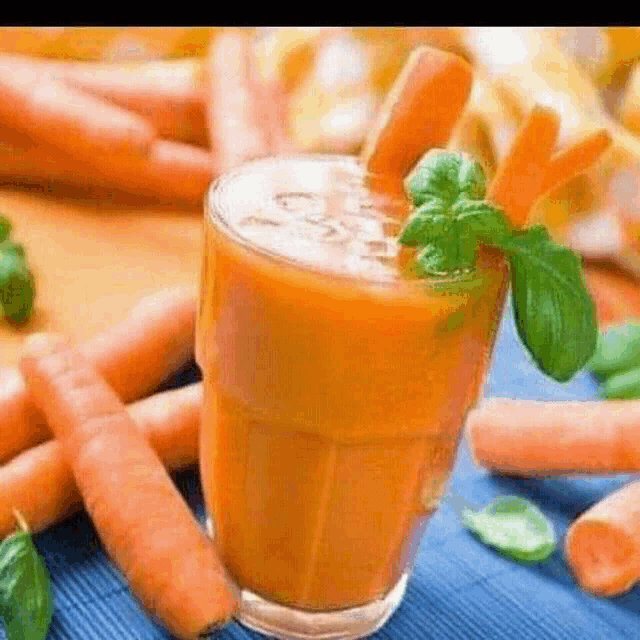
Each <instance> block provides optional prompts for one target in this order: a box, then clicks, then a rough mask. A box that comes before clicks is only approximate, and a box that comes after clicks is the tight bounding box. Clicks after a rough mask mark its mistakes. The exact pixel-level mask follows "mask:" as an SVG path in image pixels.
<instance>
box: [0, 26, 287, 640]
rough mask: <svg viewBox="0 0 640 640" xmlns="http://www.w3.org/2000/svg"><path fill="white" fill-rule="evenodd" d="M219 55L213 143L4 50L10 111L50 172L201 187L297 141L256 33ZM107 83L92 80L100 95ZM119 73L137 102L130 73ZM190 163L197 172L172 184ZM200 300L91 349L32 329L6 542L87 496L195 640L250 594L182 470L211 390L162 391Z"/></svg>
mask: <svg viewBox="0 0 640 640" xmlns="http://www.w3.org/2000/svg"><path fill="white" fill-rule="evenodd" d="M206 64H207V69H208V73H207V74H206V75H207V86H206V91H207V93H209V92H210V93H211V94H212V95H213V96H215V99H213V98H212V100H211V101H209V102H208V103H207V104H208V109H207V110H206V112H205V113H204V116H205V118H206V120H207V123H208V124H207V130H208V138H209V140H210V141H211V146H212V149H213V150H214V151H213V152H211V153H209V152H206V151H204V150H200V149H198V148H197V147H195V146H190V145H187V144H186V143H178V142H175V141H169V140H164V139H160V138H157V137H156V134H157V130H158V127H157V126H156V130H155V131H154V127H153V125H152V124H150V120H145V119H144V118H140V117H138V116H136V115H135V114H133V113H132V112H129V111H126V110H120V111H118V109H115V111H114V107H113V106H112V105H110V104H108V103H107V102H102V101H101V100H99V99H97V98H95V97H94V96H92V95H91V94H90V93H85V92H84V91H85V90H87V89H88V87H87V85H85V86H84V88H83V90H82V91H78V90H77V89H76V88H74V86H72V81H71V80H70V78H71V76H66V78H67V80H64V79H61V78H62V76H61V75H60V73H59V72H56V73H57V74H58V75H54V74H53V73H52V71H47V72H46V73H45V72H44V71H43V70H42V69H40V68H38V67H37V66H35V65H32V63H30V62H27V61H25V60H22V59H20V60H19V59H16V58H11V59H9V58H5V59H4V60H3V61H0V85H2V88H3V89H4V91H5V94H6V95H7V96H8V99H7V100H6V101H5V102H4V103H3V105H2V106H0V120H4V122H5V123H10V127H8V128H7V132H8V133H7V136H13V137H12V138H11V139H12V140H13V141H18V142H20V144H23V145H24V149H25V153H26V152H27V151H28V154H31V155H29V156H28V157H29V158H31V160H33V162H34V165H33V166H34V167H35V166H36V165H37V167H38V168H39V169H40V168H42V167H43V166H44V165H43V164H42V160H43V158H45V159H46V158H47V157H49V154H53V157H54V160H53V164H52V165H51V166H54V165H55V166H58V163H60V162H62V164H63V165H64V162H63V161H62V160H61V158H62V159H66V160H65V161H68V162H69V164H68V165H67V166H66V169H68V170H69V171H70V172H72V173H74V175H75V172H76V170H77V169H78V167H80V166H82V164H83V163H87V164H88V163H90V162H91V163H93V164H92V165H91V166H92V167H93V168H92V169H91V170H89V169H86V170H85V173H84V174H83V173H82V172H80V176H83V175H84V176H86V177H87V180H93V179H94V178H93V171H94V170H95V169H96V167H97V168H98V169H99V172H102V171H103V169H104V171H105V172H106V175H108V176H109V177H110V178H112V179H113V181H114V184H115V182H116V181H119V182H118V184H119V185H122V184H126V185H131V186H132V187H133V186H135V185H137V186H135V188H136V189H138V188H140V185H141V184H142V185H146V186H148V187H149V188H150V189H151V187H153V189H151V191H152V192H153V193H154V194H155V195H156V196H172V197H173V196H177V195H181V196H184V195H189V196H191V197H193V198H199V197H201V195H202V193H200V189H202V191H204V188H205V187H206V185H207V184H208V182H209V180H210V177H211V174H212V170H215V171H218V170H219V169H221V168H222V169H228V168H231V167H232V166H234V165H235V164H238V163H240V162H244V161H246V160H248V159H250V158H252V157H254V156H261V155H267V154H269V153H277V152H280V151H282V150H283V149H284V148H285V146H286V144H287V139H286V136H285V135H284V132H283V131H282V129H281V126H282V124H281V123H282V121H283V120H282V118H281V117H279V114H278V113H277V112H276V110H277V108H278V104H279V103H278V102H277V100H271V99H270V95H271V92H272V90H274V89H273V88H270V87H269V86H267V85H266V84H265V83H262V82H261V80H260V79H259V77H258V74H257V71H256V68H257V67H256V62H255V60H254V59H253V56H252V50H251V42H250V40H249V38H248V37H247V36H246V35H245V34H244V33H243V32H235V31H231V32H226V33H224V34H222V35H220V36H219V37H218V38H216V40H215V41H214V43H213V45H212V47H211V51H210V54H209V56H208V58H207V62H206ZM21 65H24V66H21ZM18 69H19V70H20V71H21V73H18V74H16V70H18ZM66 69H67V70H72V68H71V67H67V68H66ZM63 71H64V70H63ZM78 77H79V76H78ZM98 79H99V74H98V75H96V76H92V77H90V78H88V79H87V82H88V81H89V80H92V81H93V82H94V85H93V89H94V93H95V92H97V88H96V84H97V83H98ZM111 80H112V81H114V78H111ZM115 80H118V79H117V78H116V79H115ZM118 82H121V83H122V86H121V90H122V92H121V94H120V96H121V97H122V95H124V92H125V89H127V87H126V82H125V81H124V80H123V79H122V78H120V79H119V80H118ZM159 86H163V87H164V83H163V82H160V84H159ZM112 88H113V83H112V84H111V85H110V88H109V91H111V89H112ZM129 90H130V91H133V92H135V89H131V88H129ZM134 97H135V96H134ZM123 99H124V98H123ZM132 101H133V102H132V103H135V100H134V98H132ZM129 106H131V105H129ZM19 113H22V114H23V116H24V117H22V118H21V117H18V115H17V114H19ZM150 113H151V116H153V112H150ZM165 115H166V114H165ZM109 123H110V124H111V125H112V126H107V124H109ZM54 125H55V126H54ZM156 125H158V122H157V121H156ZM36 134H37V138H36ZM74 136H75V139H74ZM78 136H80V137H81V138H82V139H81V140H79V139H78ZM27 140H28V141H29V142H26V141H27ZM29 145H31V146H29ZM28 154H27V155H28ZM40 154H42V155H40ZM10 155H11V157H12V158H13V154H10ZM27 155H22V156H20V155H18V158H20V160H19V161H20V162H22V161H24V160H25V158H26V157H27ZM205 160H206V162H205ZM183 161H184V162H183ZM16 162H18V160H16ZM176 162H177V164H176ZM181 162H182V164H180V163H181ZM189 162H191V164H189ZM197 165H199V166H201V171H200V172H199V173H198V172H197V171H196V172H195V174H194V173H192V169H193V168H194V167H195V166H197ZM22 166H24V165H22ZM15 167H16V165H14V169H15ZM176 167H177V168H176ZM179 167H182V169H180V168H179ZM160 168H162V171H159V169H160ZM5 170H8V169H7V167H6V164H5ZM167 171H168V173H167ZM180 171H184V173H185V176H186V177H189V178H190V180H191V182H190V183H189V184H188V185H187V186H185V184H184V183H183V184H181V185H178V186H172V185H174V184H175V180H176V178H178V179H179V178H180V177H181V175H182V174H181V173H180ZM131 173H132V174H136V173H138V174H142V178H141V179H140V180H139V181H138V182H135V180H137V179H138V178H140V175H130V174H131ZM120 178H122V180H120ZM167 178H168V179H167ZM127 181H128V182H127ZM145 181H146V182H145ZM198 181H200V182H198ZM134 183H135V184H134ZM151 191H150V192H151ZM196 301H197V296H196V292H195V291H194V290H192V289H190V288H178V289H173V290H168V291H165V292H160V293H156V294H154V295H152V296H150V297H149V298H146V299H143V300H142V301H141V302H140V303H139V304H138V305H137V306H136V307H135V308H134V309H132V310H131V312H130V314H129V315H128V317H126V318H125V319H124V320H123V321H122V322H121V323H120V324H119V325H117V326H115V327H113V328H112V329H111V330H109V331H107V332H106V333H104V334H102V335H99V336H96V337H95V338H94V339H93V340H91V341H89V342H88V343H86V344H83V345H81V346H79V347H76V348H74V347H73V346H72V345H71V344H70V343H69V342H68V341H66V340H64V339H63V338H61V337H59V336H55V335H48V334H33V335H31V336H29V337H28V338H27V340H26V341H25V351H24V356H23V358H22V361H21V364H20V368H19V369H5V370H3V371H0V443H1V444H0V463H2V466H0V538H4V537H6V536H7V535H9V534H10V533H11V532H12V531H13V530H14V529H15V526H16V519H15V518H16V516H15V515H14V514H15V512H16V511H17V512H19V513H20V514H21V516H22V517H24V519H25V520H26V522H27V523H28V525H29V527H30V529H31V530H32V531H33V532H38V531H41V530H42V529H44V528H45V527H47V526H49V525H50V524H52V523H54V522H57V521H58V520H60V519H61V518H63V517H66V516H68V515H70V514H71V513H73V512H74V511H76V510H77V509H79V508H80V507H81V505H82V504H83V503H84V506H85V508H86V509H87V511H88V513H89V514H90V516H91V517H92V520H93V522H94V524H95V526H96V528H97V530H98V532H99V535H100V537H101V539H102V542H103V544H104V546H105V548H106V550H107V551H108V553H109V555H110V556H111V557H112V558H113V559H114V560H115V561H116V563H117V564H118V566H119V567H120V569H121V570H122V572H123V574H124V575H125V577H126V579H127V581H128V583H129V584H130V586H131V589H132V592H133V593H134V594H135V595H136V596H137V597H138V598H139V599H140V600H141V602H142V604H143V605H144V606H145V608H146V609H147V611H148V612H149V613H150V614H151V615H153V616H155V617H156V618H157V619H158V620H159V621H161V622H162V623H163V624H164V625H165V626H166V627H167V629H168V630H169V631H170V632H171V633H172V634H174V635H175V636H177V637H179V638H185V639H189V640H190V639H195V638H198V637H202V635H203V634H206V633H209V632H210V631H212V630H214V629H216V628H218V627H219V626H221V625H224V624H226V623H227V622H228V621H229V620H230V618H231V616H232V614H233V612H234V610H235V607H236V601H237V594H236V593H235V589H234V587H233V586H232V585H231V583H230V582H229V581H228V579H227V577H226V574H225V571H224V568H223V566H222V564H221V562H220V560H219V558H218V556H217V552H216V549H215V546H214V544H213V542H212V541H211V540H210V539H209V538H208V537H207V535H206V534H205V533H204V531H203V529H202V527H201V526H200V524H199V523H198V522H197V520H196V519H195V517H194V515H193V514H192V512H191V511H190V509H189V508H188V506H187V504H186V503H185V501H184V499H183V498H182V496H181V495H180V493H179V492H178V490H177V489H176V487H175V486H174V485H173V483H172V482H171V479H170V477H169V475H168V473H167V472H168V471H172V470H176V469H179V468H184V467H186V466H189V465H192V464H195V463H196V462H197V450H198V430H199V420H200V404H201V393H202V392H201V385H199V384H196V385H192V386H190V387H185V388H181V389H178V390H174V391H167V392H164V393H157V394H155V395H152V396H150V397H149V394H150V393H152V392H153V391H154V390H155V389H157V388H158V386H159V385H160V383H161V382H162V381H163V380H164V379H166V378H167V377H168V376H169V375H170V374H171V373H172V372H174V371H176V370H177V369H179V367H180V366H181V365H183V364H184V363H185V362H187V361H188V360H189V359H190V358H191V357H192V355H193V345H194V341H195V336H194V333H195V314H196ZM141 363H143V366H141ZM127 402H129V403H131V404H129V405H128V406H126V405H125V403H127ZM52 437H54V439H52ZM123 495H126V496H127V500H125V501H123V500H122V496H123ZM152 567H156V568H157V571H156V572H153V571H152V570H151V569H150V568H152ZM167 567H170V570H167Z"/></svg>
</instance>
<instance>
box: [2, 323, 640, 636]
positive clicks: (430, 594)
mask: <svg viewBox="0 0 640 640" xmlns="http://www.w3.org/2000/svg"><path fill="white" fill-rule="evenodd" d="M196 379H197V371H196V369H195V368H194V367H193V366H192V367H191V368H186V369H185V370H183V371H181V372H178V374H176V376H175V377H174V379H173V380H172V381H171V384H172V385H179V384H184V383H189V382H193V381H194V380H196ZM595 391H596V386H595V383H594V381H593V380H592V379H591V378H590V377H589V376H588V375H586V374H585V375H581V376H578V377H576V378H575V379H574V380H573V381H572V382H571V383H569V384H566V385H560V384H556V383H554V382H552V381H549V380H548V379H546V378H545V377H543V376H542V375H541V374H540V373H539V372H538V371H537V370H536V369H535V368H534V366H533V365H532V364H531V363H530V362H529V360H528V358H527V356H526V355H525V353H524V352H523V350H522V348H521V347H520V345H519V343H518V340H517V338H516V335H515V329H514V326H513V319H512V316H511V312H510V311H508V313H507V314H506V315H505V318H504V321H503V323H502V326H501V329H500V333H499V336H498V342H497V344H496V349H495V353H494V361H493V365H492V368H491V372H490V376H489V379H488V382H487V387H486V395H487V396H506V397H512V398H526V399H545V400H566V399H589V398H593V397H594V395H595ZM629 479H630V476H617V477H602V476H599V477H565V478H554V479H551V478H547V479H516V478H513V477H506V476H494V475H490V474H487V473H486V472H485V471H483V470H481V469H479V468H477V467H476V466H475V465H474V463H473V462H472V461H471V459H470V457H469V453H468V450H467V447H466V445H465V443H463V445H462V447H461V450H460V454H459V456H458V461H457V464H456V468H455V472H454V475H453V479H452V488H453V490H454V491H455V493H456V494H458V495H459V496H461V497H462V498H464V499H465V500H467V501H469V502H472V503H475V504H478V505H484V504H486V503H487V502H489V501H490V500H491V499H492V498H494V497H495V496H497V495H503V494H520V495H523V496H525V497H528V498H529V499H531V500H533V501H535V502H536V503H537V504H538V505H539V506H540V507H541V509H542V510H543V511H544V512H545V513H546V515H547V516H548V517H549V518H550V519H551V520H552V521H553V523H554V525H555V527H556V531H557V532H558V534H559V535H560V536H563V535H564V533H565V532H566V528H567V526H568V524H569V522H570V521H571V520H572V519H573V518H575V517H576V515H578V514H579V513H580V512H582V511H583V510H584V509H586V508H587V507H588V506H589V505H591V504H592V503H594V502H595V501H596V500H598V499H599V498H601V497H602V496H604V495H605V494H606V493H608V492H610V491H611V490H613V489H615V488H617V487H619V486H620V485H621V484H623V483H624V482H625V481H628V480H629ZM176 482H177V483H178V485H179V487H180V488H181V490H182V491H183V493H184V495H185V496H186V497H187V499H188V501H189V503H190V504H191V506H192V508H193V509H194V510H195V511H196V513H197V514H198V515H199V516H200V517H202V515H203V508H202V496H201V493H200V488H199V483H198V476H197V474H196V473H195V472H193V471H191V472H183V473H181V474H178V475H177V476H176ZM36 544H37V546H38V549H39V550H40V552H41V553H42V555H43V556H44V559H45V561H46V563H47V566H48V568H49V571H50V573H51V577H52V581H53V595H54V607H55V613H54V617H53V621H52V624H51V629H50V633H49V638H50V640H62V639H65V640H67V639H69V640H167V639H169V638H170V637H171V636H170V635H169V634H168V633H167V632H166V631H165V630H164V629H163V628H162V627H161V626H160V625H158V624H156V623H155V622H154V621H152V620H151V619H150V618H149V617H148V616H147V615H146V614H145V613H144V612H143V611H142V609H141V608H140V607H139V606H138V604H137V603H136V601H135V599H134V598H133V597H132V596H131V594H130V593H129V591H128V589H127V586H126V584H125V582H124V581H123V579H122V577H121V575H120V574H119V572H118V570H117V569H115V568H114V567H113V565H112V564H111V563H110V562H109V561H108V560H107V558H106V556H105V554H104V552H103V550H102V548H101V546H100V542H99V540H98V538H97V536H96V533H95V531H94V529H93V527H92V525H91V522H90V521H89V519H88V518H87V517H86V516H85V515H84V514H79V515H76V516H74V517H72V518H69V519H67V520H66V521H64V522H63V523H61V524H60V525H58V526H56V527H53V528H51V529H49V530H48V531H46V532H44V533H42V534H40V535H38V536H37V537H36ZM561 546H562V545H561V544H560V545H559V547H558V550H556V552H555V553H554V554H553V556H552V557H551V559H550V560H549V561H547V562H546V563H543V564H539V565H535V566H533V567H526V566H522V565H519V564H516V563H514V562H512V561H510V560H507V559H505V558H503V557H502V556H500V555H499V554H497V553H495V552H493V551H492V550H490V549H489V548H487V547H485V546H484V545H483V544H482V543H480V542H479V541H478V540H476V539H475V538H474V537H472V536H471V535H470V534H469V533H468V532H467V531H466V530H464V529H463V528H462V527H461V526H460V524H459V523H458V521H457V518H456V516H455V513H454V510H453V508H452V507H451V506H450V505H449V504H448V503H447V501H446V500H445V503H444V504H443V506H442V507H441V509H440V510H439V511H438V512H437V513H436V515H435V516H434V517H433V519H432V521H431V523H430V526H429V528H428V530H427V532H426V534H425V536H424V538H423V540H422V543H421V546H420V551H419V553H418V556H417V561H416V566H415V569H414V573H413V576H412V577H411V580H410V581H409V586H408V588H407V593H406V596H405V599H404V601H403V603H402V604H401V606H400V607H399V609H398V610H397V612H396V613H395V614H394V615H393V617H392V618H391V619H390V620H389V622H388V623H387V624H386V625H385V627H384V628H383V629H381V630H380V631H379V632H378V633H376V634H375V635H373V636H371V637H372V638H373V639H374V640H382V639H385V640H415V639H424V640H485V639H486V640H514V639H516V640H638V639H640V588H639V587H636V588H635V589H633V590H632V591H631V592H630V593H629V594H627V595H625V596H623V597H619V598H614V599H601V598H595V597H593V596H591V595H588V594H586V593H584V592H583V591H581V590H580V589H579V588H578V587H576V585H575V583H574V582H573V580H572V578H571V576H570V574H569V572H568V569H567V566H566V564H565V562H564V560H563V557H562V551H561ZM4 637H5V636H4V632H3V630H2V629H1V628H0V638H4ZM215 638H216V640H230V639H232V638H235V639H240V638H242V639H254V640H257V639H260V638H263V636H261V635H260V634H257V633H255V632H252V631H249V630H248V629H246V628H244V627H242V626H241V625H239V624H237V623H233V624H231V625H229V626H228V627H227V628H225V629H224V630H222V631H220V632H219V633H218V634H216V635H215Z"/></svg>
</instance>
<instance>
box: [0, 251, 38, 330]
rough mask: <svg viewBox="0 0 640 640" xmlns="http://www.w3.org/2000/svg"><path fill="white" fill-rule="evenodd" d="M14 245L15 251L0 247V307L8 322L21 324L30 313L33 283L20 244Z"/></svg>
mask: <svg viewBox="0 0 640 640" xmlns="http://www.w3.org/2000/svg"><path fill="white" fill-rule="evenodd" d="M15 246H16V247H18V250H17V251H13V250H11V251H4V250H3V248H2V247H0V307H1V309H2V312H3V314H4V316H5V318H6V319H7V320H8V321H9V322H11V323H13V324H21V323H23V322H25V321H26V320H27V319H28V318H29V316H30V315H31V311H32V308H33V301H34V298H35V283H34V279H33V274H32V273H31V271H29V269H28V268H27V265H26V262H25V260H24V257H23V256H22V255H21V254H20V249H21V248H22V247H21V245H15Z"/></svg>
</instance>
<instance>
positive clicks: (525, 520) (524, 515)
mask: <svg viewBox="0 0 640 640" xmlns="http://www.w3.org/2000/svg"><path fill="white" fill-rule="evenodd" d="M462 524H463V525H464V526H465V527H467V528H468V529H469V530H470V531H472V532H473V533H474V534H475V535H476V536H478V537H479V538H480V539H481V540H482V541H483V542H484V543H486V544H488V545H489V546H491V547H493V548H495V549H497V550H498V551H499V552H500V553H501V554H503V555H505V556H507V557H509V558H511V559H513V560H516V561H518V562H523V563H534V562H541V561H542V560H546V559H547V558H548V557H549V556H550V555H551V554H552V553H553V551H554V550H555V548H556V544H557V541H556V535H555V532H554V530H553V525H552V524H551V522H549V520H548V519H547V518H546V517H545V516H544V514H543V513H542V512H541V511H540V510H539V509H538V507H536V505H534V504H533V503H531V502H529V501H528V500H525V499H524V498H519V497H517V496H502V497H499V498H496V499H495V500H493V501H492V502H490V503H489V504H488V505H487V506H486V507H485V508H484V509H481V510H480V511H472V510H470V509H465V510H464V511H463V514H462Z"/></svg>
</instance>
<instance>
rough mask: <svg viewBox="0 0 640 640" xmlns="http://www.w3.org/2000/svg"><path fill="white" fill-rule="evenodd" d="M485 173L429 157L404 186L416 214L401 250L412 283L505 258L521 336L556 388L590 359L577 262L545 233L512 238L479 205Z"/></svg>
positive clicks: (588, 320)
mask: <svg viewBox="0 0 640 640" xmlns="http://www.w3.org/2000/svg"><path fill="white" fill-rule="evenodd" d="M484 183H485V177H484V172H483V171H482V167H481V166H480V164H478V163H477V162H474V161H473V160H472V159H471V158H469V157H467V156H465V155H462V154H456V153H449V152H439V151H438V152H436V153H430V154H427V156H426V157H425V158H424V159H423V161H422V162H421V163H420V164H419V166H418V168H417V169H416V171H415V172H414V173H413V175H412V176H411V178H410V180H409V181H408V183H407V189H408V192H409V196H410V198H411V199H412V201H413V203H414V205H415V209H414V211H413V212H412V214H411V215H410V216H409V218H408V220H407V222H406V223H405V225H404V227H403V229H402V230H401V232H400V234H399V237H398V242H399V243H400V244H404V245H406V246H410V247H417V248H418V249H419V250H418V251H417V252H416V254H415V262H414V264H413V265H411V266H410V267H405V271H406V272H407V273H409V274H410V275H411V276H422V277H434V276H436V277H439V276H451V275H454V276H457V275H459V274H466V273H469V272H471V271H473V270H474V268H475V266H476V260H477V252H478V247H479V246H480V245H486V246H489V247H493V248H497V249H499V250H500V251H502V253H504V254H506V256H507V257H508V259H509V261H510V264H511V292H512V298H513V307H514V311H515V315H516V326H517V330H518V335H519V336H520V339H521V340H522V342H523V343H524V345H525V348H526V349H527V350H528V351H529V353H530V354H531V355H532V357H533V359H534V361H535V362H536V364H537V365H538V367H539V368H540V369H541V370H542V371H543V372H544V373H545V374H547V375H548V376H550V377H552V378H554V379H555V380H557V381H559V382H566V381H567V380H569V379H570V378H571V377H572V376H573V375H574V374H575V373H576V371H578V370H579V369H580V368H582V367H583V366H584V365H585V364H586V363H587V361H588V360H589V359H590V358H591V357H592V355H593V353H594V350H595V347H596V342H597V325H596V319H595V307H594V304H593V301H592V300H591V297H590V296H589V293H588V292H587V289H586V286H585V283H584V279H583V277H582V263H581V260H580V257H579V256H578V254H576V253H574V252H573V251H570V250H569V249H567V248H565V247H563V246H561V245H558V244H555V243H554V242H553V241H552V240H551V238H550V236H549V234H548V232H547V231H546V229H545V228H544V227H541V226H537V227H533V228H531V229H528V230H526V231H524V232H523V231H520V230H515V229H513V228H512V226H511V224H510V222H509V221H508V219H507V218H506V217H505V215H504V213H503V212H502V211H500V210H499V209H497V208H495V207H493V206H492V205H490V204H489V203H488V202H485V201H483V200H482V198H483V197H484V195H485V185H484Z"/></svg>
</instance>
